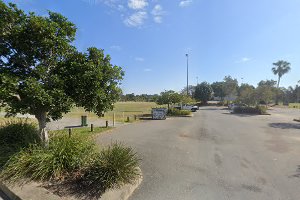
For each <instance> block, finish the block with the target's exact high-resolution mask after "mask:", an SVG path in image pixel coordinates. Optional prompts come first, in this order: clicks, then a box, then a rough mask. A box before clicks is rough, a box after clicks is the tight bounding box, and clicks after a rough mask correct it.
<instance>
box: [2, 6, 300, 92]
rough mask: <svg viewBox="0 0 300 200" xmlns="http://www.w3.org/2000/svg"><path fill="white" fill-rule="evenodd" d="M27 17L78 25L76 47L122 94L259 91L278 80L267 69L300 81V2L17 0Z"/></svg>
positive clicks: (286, 80)
mask: <svg viewBox="0 0 300 200" xmlns="http://www.w3.org/2000/svg"><path fill="white" fill-rule="evenodd" d="M5 2H14V3H16V4H17V5H18V6H19V7H20V8H22V9H24V10H26V11H34V12H36V13H37V14H40V15H46V14H47V10H51V11H55V12H59V13H61V14H63V15H64V16H66V17H67V18H69V20H70V21H72V22H73V23H75V24H76V26H77V28H78V31H77V37H76V42H75V45H76V47H77V48H78V49H79V50H81V51H85V50H86V49H87V48H88V47H90V46H95V47H97V48H102V49H104V50H105V52H106V53H107V54H110V55H111V57H112V63H113V64H115V65H119V66H121V67H122V68H123V69H124V71H125V77H124V81H123V82H122V85H121V88H122V89H123V91H124V93H136V94H141V93H148V94H154V93H159V92H161V91H163V90H168V89H172V90H175V91H180V90H181V89H182V88H183V87H184V86H185V85H186V57H185V54H186V53H189V68H190V73H189V78H190V84H196V82H197V81H196V77H199V82H201V81H207V82H210V83H212V82H214V81H220V80H222V79H223V78H224V76H226V75H231V76H232V77H234V78H237V79H238V80H239V81H240V82H241V81H242V78H243V82H244V83H245V82H247V83H250V84H253V85H256V84H257V83H258V82H259V81H260V80H265V79H276V80H277V77H276V76H274V75H273V74H272V72H271V68H272V63H273V62H276V61H277V60H280V59H283V60H287V61H289V62H290V63H291V67H292V70H291V72H290V73H289V74H287V75H285V76H284V77H283V78H282V81H281V85H282V86H285V87H287V86H290V85H293V86H294V85H295V84H296V83H297V81H298V80H300V12H299V8H300V1H299V0H287V1H282V0H243V1H241V0H226V1H224V0H63V1H62V0H51V1H50V0H40V1H38V0H15V1H5Z"/></svg>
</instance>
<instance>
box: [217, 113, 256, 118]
mask: <svg viewBox="0 0 300 200" xmlns="http://www.w3.org/2000/svg"><path fill="white" fill-rule="evenodd" d="M222 114H223V115H233V116H237V117H255V116H257V114H236V113H233V112H230V113H222Z"/></svg>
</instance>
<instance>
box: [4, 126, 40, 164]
mask: <svg viewBox="0 0 300 200" xmlns="http://www.w3.org/2000/svg"><path fill="white" fill-rule="evenodd" d="M40 143H41V140H40V137H39V135H38V130H37V128H36V125H35V124H33V123H28V122H27V121H26V120H25V121H24V120H18V121H7V122H5V125H4V126H2V127H0V168H1V167H2V166H3V165H4V164H5V163H6V162H7V161H8V160H9V158H10V157H11V156H12V155H13V154H15V153H17V152H19V151H20V150H21V149H23V148H27V147H29V146H30V144H40Z"/></svg>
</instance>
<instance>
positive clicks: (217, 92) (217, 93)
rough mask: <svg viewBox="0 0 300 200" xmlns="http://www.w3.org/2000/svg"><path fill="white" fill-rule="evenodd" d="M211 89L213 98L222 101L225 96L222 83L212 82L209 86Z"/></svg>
mask: <svg viewBox="0 0 300 200" xmlns="http://www.w3.org/2000/svg"><path fill="white" fill-rule="evenodd" d="M211 87H212V89H213V93H214V97H220V98H221V100H223V99H224V97H225V96H226V94H225V86H224V82H214V83H212V84H211Z"/></svg>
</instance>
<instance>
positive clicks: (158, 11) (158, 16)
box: [151, 4, 165, 23]
mask: <svg viewBox="0 0 300 200" xmlns="http://www.w3.org/2000/svg"><path fill="white" fill-rule="evenodd" d="M151 14H152V15H153V20H154V21H155V22H156V23H162V16H163V15H164V14H165V12H164V10H163V8H162V6H161V5H159V4H157V5H155V6H154V8H153V10H152V12H151Z"/></svg>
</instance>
